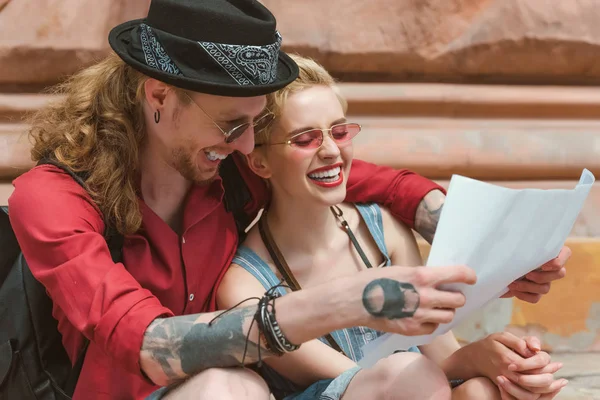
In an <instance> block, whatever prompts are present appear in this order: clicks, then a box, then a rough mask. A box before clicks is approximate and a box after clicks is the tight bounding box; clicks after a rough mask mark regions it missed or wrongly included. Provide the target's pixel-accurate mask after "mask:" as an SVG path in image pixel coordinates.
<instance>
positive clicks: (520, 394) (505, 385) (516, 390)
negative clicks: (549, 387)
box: [496, 376, 540, 400]
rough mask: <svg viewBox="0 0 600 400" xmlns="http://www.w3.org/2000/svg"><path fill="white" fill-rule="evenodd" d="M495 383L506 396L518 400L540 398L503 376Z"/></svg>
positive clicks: (535, 399)
mask: <svg viewBox="0 0 600 400" xmlns="http://www.w3.org/2000/svg"><path fill="white" fill-rule="evenodd" d="M496 382H497V383H498V386H500V387H501V388H502V389H504V390H505V391H506V392H507V393H508V394H510V395H511V396H514V397H515V398H517V399H519V400H537V399H539V397H540V395H539V394H537V393H531V392H530V391H528V390H525V389H523V388H521V387H519V386H517V385H515V384H514V383H512V382H511V381H509V380H508V379H507V378H506V377H504V376H499V377H498V378H496Z"/></svg>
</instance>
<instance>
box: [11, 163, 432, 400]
mask: <svg viewBox="0 0 600 400" xmlns="http://www.w3.org/2000/svg"><path fill="white" fill-rule="evenodd" d="M244 176H245V177H246V178H247V182H248V184H249V186H250V188H251V191H252V193H253V201H252V203H251V204H250V205H249V206H248V212H250V213H254V212H255V211H257V209H258V208H259V207H260V206H262V204H264V201H265V200H266V198H267V196H268V192H267V191H266V190H265V188H264V185H262V184H260V183H259V182H260V180H258V179H257V178H256V177H254V176H252V175H251V173H250V172H249V171H247V170H245V171H244ZM14 186H15V190H14V192H13V194H12V196H11V197H10V199H9V209H10V219H11V223H12V226H13V229H14V231H15V234H16V236H17V238H18V240H19V243H20V245H21V248H22V251H23V254H24V255H25V258H26V259H27V261H28V263H29V266H30V268H31V271H32V273H33V275H34V276H35V277H36V278H37V279H38V280H39V281H40V282H41V283H42V284H43V285H44V286H45V287H46V289H47V291H48V293H49V295H50V297H51V298H52V300H53V302H54V309H53V315H54V317H55V318H56V319H57V320H58V328H59V331H60V332H61V333H62V335H63V344H64V346H65V349H66V350H67V353H68V354H69V357H70V358H71V360H72V361H73V362H74V361H75V360H76V359H77V354H78V353H79V351H80V349H81V345H82V343H83V336H82V334H83V335H85V337H87V338H88V339H90V345H89V347H88V350H87V354H86V358H85V362H84V365H83V369H82V371H81V375H80V379H79V382H78V384H77V388H76V391H75V395H74V399H76V400H77V399H86V400H88V399H89V400H93V399H143V398H144V397H145V396H147V395H148V394H149V393H151V392H152V391H154V390H155V389H157V387H156V386H155V385H153V384H152V383H151V382H149V381H148V380H147V379H145V378H144V377H143V376H142V374H141V370H140V365H139V352H140V348H141V345H142V339H143V335H144V332H145V330H146V328H147V327H148V325H149V324H150V322H152V320H154V319H155V318H157V317H160V316H172V315H182V314H194V313H200V312H207V311H214V310H215V306H216V305H215V291H216V290H215V288H216V287H217V286H218V283H219V282H220V280H221V278H222V276H223V274H224V273H225V271H226V270H227V267H228V266H229V264H230V262H231V259H232V257H233V255H234V253H235V251H236V248H237V245H238V241H237V240H238V238H237V232H236V227H235V222H234V220H233V217H232V216H231V214H230V213H228V212H227V211H226V210H225V207H224V205H223V202H222V199H223V187H222V184H221V181H220V179H217V180H215V181H214V182H213V183H212V184H210V185H208V186H202V187H200V186H195V187H193V189H192V190H191V192H190V194H189V196H188V198H187V200H186V203H185V209H184V217H183V234H182V235H181V236H178V235H177V234H176V233H175V232H174V231H173V230H172V229H171V228H170V227H169V226H168V225H167V224H166V223H165V222H164V221H163V220H162V219H161V218H160V217H158V216H157V215H156V214H155V213H154V212H153V211H152V210H151V209H150V208H149V207H148V206H146V205H145V204H144V202H143V201H142V200H141V199H140V200H139V202H140V207H141V210H142V214H143V223H142V227H141V229H140V230H139V232H138V233H136V234H134V235H128V236H126V237H125V242H124V247H123V263H118V264H115V263H113V262H112V260H111V257H110V253H109V251H108V247H107V245H106V242H105V240H104V238H103V236H102V233H103V232H104V223H103V220H102V216H101V214H100V212H99V210H98V208H97V207H96V206H95V204H94V203H93V202H92V200H91V198H90V197H89V195H88V194H87V193H86V192H85V190H84V189H83V188H81V187H80V186H79V185H78V184H77V183H76V182H75V181H73V180H72V178H71V177H70V176H69V175H67V174H66V173H64V172H63V171H62V170H60V169H58V168H56V167H53V166H49V165H43V166H39V167H35V168H33V169H32V170H30V171H29V172H27V173H25V174H23V175H21V176H20V177H19V178H17V179H16V180H15V181H14ZM348 189H349V190H348V200H349V201H353V202H356V201H375V202H378V203H380V204H384V205H386V206H387V207H389V208H391V210H392V212H393V213H394V214H395V215H396V216H397V217H399V218H400V219H401V220H403V221H404V222H405V223H407V224H409V225H410V226H412V225H413V222H414V215H415V211H416V208H417V206H418V204H419V202H420V201H421V199H422V198H423V196H424V195H425V194H426V193H428V192H429V191H431V190H434V189H439V190H442V188H441V187H439V186H437V185H435V184H434V183H432V182H431V181H429V180H427V179H425V178H423V177H421V176H418V175H416V174H413V173H411V172H409V171H396V170H393V169H391V168H387V167H378V166H375V165H373V164H369V163H365V162H362V161H354V163H353V167H352V173H351V175H350V179H349V184H348Z"/></svg>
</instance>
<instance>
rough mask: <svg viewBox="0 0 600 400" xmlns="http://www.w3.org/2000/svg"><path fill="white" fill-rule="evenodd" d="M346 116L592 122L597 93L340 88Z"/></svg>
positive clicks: (599, 106)
mask: <svg viewBox="0 0 600 400" xmlns="http://www.w3.org/2000/svg"><path fill="white" fill-rule="evenodd" d="M340 89H341V92H342V93H343V94H344V96H345V97H346V99H347V100H348V112H349V113H350V114H354V115H373V116H436V117H452V118H474V117H477V118H482V117H486V118H549V119H557V118H583V119H588V118H592V119H597V118H598V110H600V92H599V91H598V90H597V88H596V87H577V86H528V85H515V86H510V85H472V84H441V83H342V84H340Z"/></svg>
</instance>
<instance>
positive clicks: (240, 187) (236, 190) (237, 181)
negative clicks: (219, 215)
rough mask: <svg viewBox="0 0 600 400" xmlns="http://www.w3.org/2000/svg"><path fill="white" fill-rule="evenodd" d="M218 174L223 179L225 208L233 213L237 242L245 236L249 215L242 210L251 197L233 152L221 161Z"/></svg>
mask: <svg viewBox="0 0 600 400" xmlns="http://www.w3.org/2000/svg"><path fill="white" fill-rule="evenodd" d="M219 174H220V175H221V179H222V181H223V190H224V191H225V196H224V203H225V209H226V210H227V211H229V212H231V213H232V214H233V218H234V219H235V225H236V227H237V231H238V237H239V242H240V243H241V242H243V241H244V239H245V238H246V232H245V229H246V227H247V226H248V225H249V224H250V222H251V221H250V217H249V216H248V214H247V213H246V211H245V210H244V207H245V206H246V204H247V203H248V202H249V201H250V200H251V199H252V195H251V194H250V189H249V188H248V185H246V181H244V178H243V177H242V174H241V173H240V171H239V169H238V167H237V165H236V164H235V160H234V159H233V154H232V155H231V156H229V157H227V158H226V159H224V160H223V161H222V162H221V166H220V167H219Z"/></svg>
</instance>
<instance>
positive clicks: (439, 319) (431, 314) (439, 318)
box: [413, 309, 454, 324]
mask: <svg viewBox="0 0 600 400" xmlns="http://www.w3.org/2000/svg"><path fill="white" fill-rule="evenodd" d="M420 311H421V312H417V313H415V316H414V317H413V318H414V319H415V321H417V322H420V323H430V324H448V323H450V322H452V319H454V310H453V309H430V310H425V309H424V310H420Z"/></svg>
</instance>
